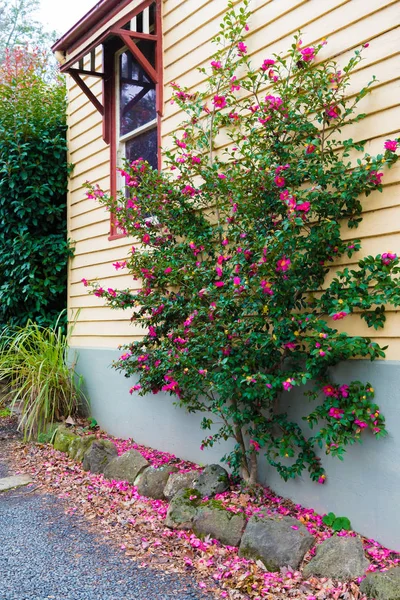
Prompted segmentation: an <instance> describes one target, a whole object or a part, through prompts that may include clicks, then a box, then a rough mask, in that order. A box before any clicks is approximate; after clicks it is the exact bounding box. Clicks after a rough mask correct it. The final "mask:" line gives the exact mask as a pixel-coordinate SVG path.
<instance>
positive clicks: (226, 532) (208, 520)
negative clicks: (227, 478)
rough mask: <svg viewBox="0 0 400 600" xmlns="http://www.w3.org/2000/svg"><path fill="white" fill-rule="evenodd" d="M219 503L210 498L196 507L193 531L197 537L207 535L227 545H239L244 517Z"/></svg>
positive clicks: (244, 522) (244, 521) (244, 523)
mask: <svg viewBox="0 0 400 600" xmlns="http://www.w3.org/2000/svg"><path fill="white" fill-rule="evenodd" d="M219 504H220V503H217V502H215V501H214V500H212V501H211V502H208V503H206V504H202V505H201V506H200V507H199V508H198V510H197V513H196V516H195V517H194V520H193V531H194V532H195V534H196V535H197V537H204V536H207V535H209V536H211V537H212V538H215V539H217V540H219V541H220V542H222V543H223V544H226V545H227V546H239V544H240V540H241V537H242V534H243V530H244V528H245V525H246V518H245V516H244V515H243V513H237V514H235V513H233V512H230V511H228V510H226V509H225V508H224V507H223V505H222V503H221V505H219Z"/></svg>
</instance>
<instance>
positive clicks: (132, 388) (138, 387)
mask: <svg viewBox="0 0 400 600" xmlns="http://www.w3.org/2000/svg"><path fill="white" fill-rule="evenodd" d="M141 388H142V386H141V385H140V384H139V383H138V384H137V385H134V386H133V387H131V389H130V390H129V393H130V394H133V392H137V391H138V390H140V389H141Z"/></svg>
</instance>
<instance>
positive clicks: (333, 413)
mask: <svg viewBox="0 0 400 600" xmlns="http://www.w3.org/2000/svg"><path fill="white" fill-rule="evenodd" d="M343 414H344V409H343V408H336V407H332V408H330V409H329V411H328V415H329V416H330V417H333V418H334V419H341V418H342V417H343Z"/></svg>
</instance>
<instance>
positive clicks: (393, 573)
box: [360, 567, 400, 600]
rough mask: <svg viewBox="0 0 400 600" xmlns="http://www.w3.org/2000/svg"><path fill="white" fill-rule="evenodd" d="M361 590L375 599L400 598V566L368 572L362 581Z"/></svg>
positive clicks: (388, 599)
mask: <svg viewBox="0 0 400 600" xmlns="http://www.w3.org/2000/svg"><path fill="white" fill-rule="evenodd" d="M360 590H361V592H362V593H363V594H366V595H367V596H368V598H374V599H375V600H400V567H394V568H393V569H389V570H388V571H383V572H379V573H368V575H367V576H366V578H365V579H364V581H362V582H361V585H360Z"/></svg>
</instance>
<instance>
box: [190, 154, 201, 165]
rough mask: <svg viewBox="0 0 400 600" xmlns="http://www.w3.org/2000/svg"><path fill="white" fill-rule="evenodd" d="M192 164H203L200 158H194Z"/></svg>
mask: <svg viewBox="0 0 400 600" xmlns="http://www.w3.org/2000/svg"><path fill="white" fill-rule="evenodd" d="M192 163H193V164H197V165H199V164H200V163H201V158H200V156H192Z"/></svg>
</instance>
